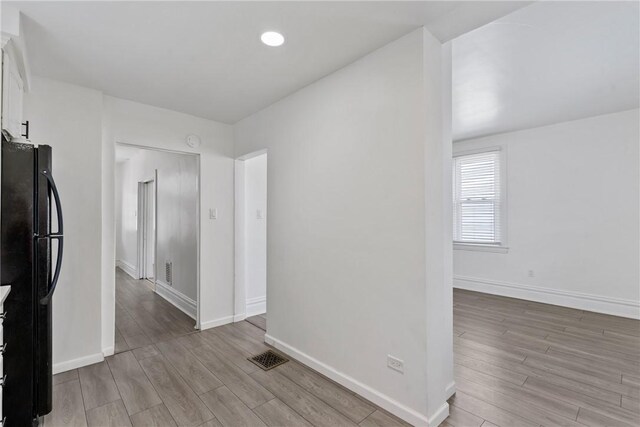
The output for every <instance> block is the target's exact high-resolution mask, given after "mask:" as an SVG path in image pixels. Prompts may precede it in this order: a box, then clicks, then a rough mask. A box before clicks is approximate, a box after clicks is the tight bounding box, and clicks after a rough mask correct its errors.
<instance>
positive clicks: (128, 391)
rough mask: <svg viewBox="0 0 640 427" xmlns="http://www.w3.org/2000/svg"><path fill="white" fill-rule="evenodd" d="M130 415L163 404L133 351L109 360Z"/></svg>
mask: <svg viewBox="0 0 640 427" xmlns="http://www.w3.org/2000/svg"><path fill="white" fill-rule="evenodd" d="M107 363H108V364H109V367H110V368H111V372H112V374H113V378H114V379H115V381H116V385H117V386H118V390H119V391H120V396H122V401H123V402H124V405H125V407H126V408H127V412H128V413H129V415H131V414H135V413H137V412H140V411H144V410H145V409H148V408H151V407H153V406H156V405H159V404H160V403H162V400H160V396H158V393H156V390H155V389H154V388H153V386H152V385H151V382H150V381H149V379H148V378H147V376H146V375H145V373H144V371H143V370H142V368H141V367H140V364H139V363H138V361H137V360H136V358H135V356H134V355H133V353H132V352H131V351H128V352H126V353H120V354H116V355H114V356H112V357H110V358H108V359H107Z"/></svg>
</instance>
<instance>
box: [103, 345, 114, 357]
mask: <svg viewBox="0 0 640 427" xmlns="http://www.w3.org/2000/svg"><path fill="white" fill-rule="evenodd" d="M115 353H116V348H115V346H110V347H105V348H103V349H102V355H103V356H104V357H108V356H113V355H114V354H115Z"/></svg>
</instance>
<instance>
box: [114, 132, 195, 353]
mask: <svg viewBox="0 0 640 427" xmlns="http://www.w3.org/2000/svg"><path fill="white" fill-rule="evenodd" d="M115 202H116V203H115V220H116V221H115V222H116V267H117V271H116V292H115V303H116V304H115V305H116V309H115V352H116V353H119V352H124V351H128V350H134V349H136V348H140V347H144V346H147V345H150V344H155V343H157V342H161V341H163V340H167V339H169V338H171V337H177V336H181V335H186V334H189V333H191V332H193V331H194V329H197V328H198V326H199V324H198V316H199V298H200V283H199V266H200V241H199V230H200V156H199V155H197V154H192V153H181V152H174V151H167V150H159V149H153V148H148V147H141V146H132V145H124V144H116V165H115Z"/></svg>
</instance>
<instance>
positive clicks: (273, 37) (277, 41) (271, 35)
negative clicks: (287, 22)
mask: <svg viewBox="0 0 640 427" xmlns="http://www.w3.org/2000/svg"><path fill="white" fill-rule="evenodd" d="M260 40H262V43H264V44H266V45H267V46H273V47H276V46H280V45H282V43H284V36H283V35H282V34H280V33H276V32H275V31H267V32H266V33H262V35H261V36H260Z"/></svg>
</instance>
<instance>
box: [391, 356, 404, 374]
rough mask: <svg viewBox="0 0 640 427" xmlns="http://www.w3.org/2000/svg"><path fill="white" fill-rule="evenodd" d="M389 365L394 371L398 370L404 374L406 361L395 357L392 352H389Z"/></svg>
mask: <svg viewBox="0 0 640 427" xmlns="http://www.w3.org/2000/svg"><path fill="white" fill-rule="evenodd" d="M387 366H388V367H389V368H391V369H393V370H394V371H398V372H400V373H401V374H404V361H403V360H400V359H398V358H397V357H393V356H392V355H390V354H387Z"/></svg>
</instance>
